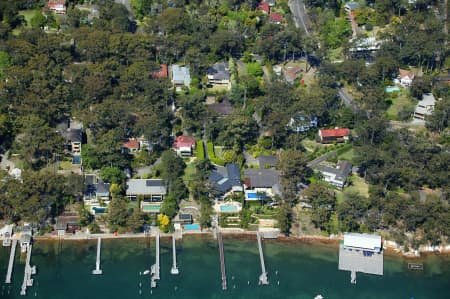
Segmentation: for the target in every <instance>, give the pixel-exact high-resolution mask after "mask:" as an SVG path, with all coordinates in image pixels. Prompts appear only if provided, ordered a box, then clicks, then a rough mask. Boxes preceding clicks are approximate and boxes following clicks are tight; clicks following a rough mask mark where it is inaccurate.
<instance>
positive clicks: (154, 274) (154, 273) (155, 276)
mask: <svg viewBox="0 0 450 299" xmlns="http://www.w3.org/2000/svg"><path fill="white" fill-rule="evenodd" d="M159 270H160V269H159V232H157V233H156V262H155V264H154V265H152V267H151V281H150V286H151V287H152V288H156V281H157V280H159V279H160V276H159Z"/></svg>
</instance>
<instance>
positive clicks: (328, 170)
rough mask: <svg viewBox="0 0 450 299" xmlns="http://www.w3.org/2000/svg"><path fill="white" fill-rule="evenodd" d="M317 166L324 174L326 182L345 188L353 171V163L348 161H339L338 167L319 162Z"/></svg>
mask: <svg viewBox="0 0 450 299" xmlns="http://www.w3.org/2000/svg"><path fill="white" fill-rule="evenodd" d="M315 168H316V169H317V170H318V171H319V172H320V173H321V174H322V177H323V180H324V181H325V182H327V183H329V184H331V185H333V186H336V187H339V188H344V186H345V183H346V182H347V178H348V177H349V176H350V175H351V173H352V163H350V162H347V161H338V163H337V165H336V167H330V166H327V165H320V164H319V165H317V166H316V167H315Z"/></svg>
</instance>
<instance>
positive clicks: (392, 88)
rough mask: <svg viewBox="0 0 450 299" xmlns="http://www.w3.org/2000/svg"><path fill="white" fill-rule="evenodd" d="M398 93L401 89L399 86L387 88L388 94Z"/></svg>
mask: <svg viewBox="0 0 450 299" xmlns="http://www.w3.org/2000/svg"><path fill="white" fill-rule="evenodd" d="M396 91H400V88H399V87H397V86H388V87H386V92H387V93H391V92H396Z"/></svg>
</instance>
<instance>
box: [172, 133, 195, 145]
mask: <svg viewBox="0 0 450 299" xmlns="http://www.w3.org/2000/svg"><path fill="white" fill-rule="evenodd" d="M194 145H195V138H194V137H192V136H185V135H181V136H178V137H177V138H176V139H175V142H174V143H173V146H174V147H175V148H180V147H192V146H194Z"/></svg>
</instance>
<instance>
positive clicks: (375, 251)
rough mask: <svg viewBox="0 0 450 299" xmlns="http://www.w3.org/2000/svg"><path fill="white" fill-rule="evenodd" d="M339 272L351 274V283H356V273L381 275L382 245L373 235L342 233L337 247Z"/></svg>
mask: <svg viewBox="0 0 450 299" xmlns="http://www.w3.org/2000/svg"><path fill="white" fill-rule="evenodd" d="M338 267H339V270H344V271H350V272H351V283H353V284H355V283H356V272H363V273H367V274H375V275H383V243H382V241H381V236H379V235H374V234H358V233H344V240H343V241H341V244H340V246H339V266H338Z"/></svg>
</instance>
